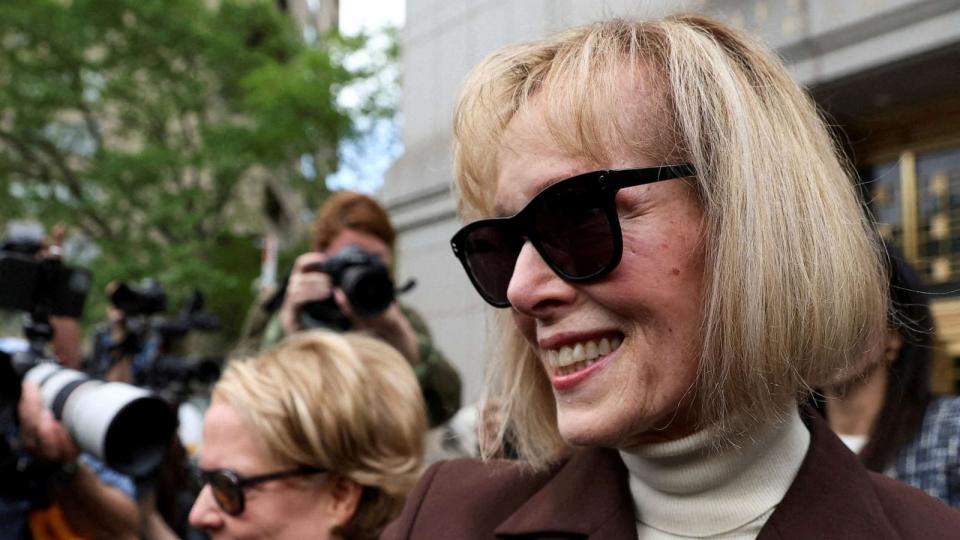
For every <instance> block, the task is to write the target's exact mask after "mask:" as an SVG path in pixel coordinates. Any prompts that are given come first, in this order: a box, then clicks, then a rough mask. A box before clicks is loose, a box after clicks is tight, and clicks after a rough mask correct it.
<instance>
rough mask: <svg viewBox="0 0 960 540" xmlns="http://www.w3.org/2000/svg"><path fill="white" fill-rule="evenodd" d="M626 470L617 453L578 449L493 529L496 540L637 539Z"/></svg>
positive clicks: (604, 450) (606, 450) (613, 451)
mask: <svg viewBox="0 0 960 540" xmlns="http://www.w3.org/2000/svg"><path fill="white" fill-rule="evenodd" d="M627 474H628V473H627V469H626V467H624V465H623V461H621V459H620V455H619V454H618V453H617V452H616V451H615V450H608V449H581V450H575V451H573V453H572V454H571V456H570V457H569V458H568V459H567V460H566V462H564V463H562V464H561V465H560V466H559V470H557V471H556V472H555V473H554V475H553V476H552V477H551V478H550V480H549V481H547V483H546V484H545V485H544V486H543V487H542V488H541V489H540V490H539V491H538V492H536V493H535V494H534V495H533V496H532V497H531V498H530V499H528V500H527V502H526V503H524V504H523V506H521V507H520V508H518V509H517V510H516V511H515V512H514V513H513V514H511V515H510V517H508V518H507V519H506V520H505V521H504V522H503V523H501V524H500V526H499V527H497V529H496V530H495V531H494V533H495V534H496V535H497V537H498V538H509V537H515V536H521V537H522V536H526V535H529V536H533V537H536V538H539V537H541V536H542V535H544V534H548V533H549V534H550V535H551V536H563V537H571V538H590V539H591V540H606V539H610V540H614V539H616V540H620V539H623V538H631V537H633V536H635V535H636V533H637V532H636V531H637V528H636V523H635V520H634V517H633V500H632V499H631V496H630V488H629V485H628V483H627Z"/></svg>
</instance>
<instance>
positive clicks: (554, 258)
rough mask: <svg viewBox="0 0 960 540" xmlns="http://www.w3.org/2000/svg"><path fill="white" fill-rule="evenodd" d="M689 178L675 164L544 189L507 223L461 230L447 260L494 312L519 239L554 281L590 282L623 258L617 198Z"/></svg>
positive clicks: (591, 175) (503, 298)
mask: <svg viewBox="0 0 960 540" xmlns="http://www.w3.org/2000/svg"><path fill="white" fill-rule="evenodd" d="M695 174H696V172H695V169H694V167H693V165H690V164H681V165H661V166H659V167H647V168H643V169H622V170H604V171H593V172H588V173H584V174H580V175H577V176H574V177H571V178H567V179H566V180H561V181H560V182H557V183H555V184H553V185H551V186H548V187H547V188H545V189H544V190H543V191H541V192H540V193H538V194H537V195H536V196H535V197H534V198H533V199H531V200H530V202H529V203H527V205H526V206H525V207H524V208H523V209H522V210H520V211H519V212H517V213H516V214H514V215H513V216H510V217H504V218H491V219H482V220H479V221H474V222H473V223H468V224H467V225H466V226H464V227H463V228H462V229H460V230H459V231H457V234H455V235H453V238H452V239H451V240H450V243H451V245H452V247H453V254H454V255H456V256H457V258H458V259H460V262H461V263H462V264H463V268H464V269H465V270H466V271H467V275H468V276H469V277H470V281H471V282H472V283H473V286H474V287H475V288H476V289H477V292H479V293H480V296H482V297H483V299H484V300H486V301H487V302H488V303H490V304H491V305H493V306H494V307H501V308H502V307H509V306H510V301H509V300H508V299H507V287H508V286H509V285H510V278H511V277H513V270H514V267H515V266H516V264H517V257H519V256H520V250H521V248H523V244H524V243H525V242H526V241H527V240H529V241H530V243H531V244H533V247H534V248H536V250H537V252H538V253H539V254H540V256H541V257H542V258H543V260H544V262H546V263H547V265H548V266H549V267H550V269H551V270H553V271H554V272H555V273H556V274H557V275H558V276H560V277H561V278H563V279H565V280H567V281H572V282H581V281H587V280H591V279H596V278H599V277H601V276H604V275H606V274H607V273H609V272H610V271H612V270H613V269H614V268H616V267H617V264H619V263H620V256H621V255H622V253H623V237H622V236H621V233H620V220H619V218H618V216H617V206H616V200H615V196H616V194H617V191H619V190H621V189H623V188H627V187H633V186H640V185H644V184H652V183H654V182H660V181H661V180H671V179H673V178H683V177H687V176H693V175H695Z"/></svg>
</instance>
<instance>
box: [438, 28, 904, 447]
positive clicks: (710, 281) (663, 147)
mask: <svg viewBox="0 0 960 540" xmlns="http://www.w3.org/2000/svg"><path fill="white" fill-rule="evenodd" d="M641 70H643V73H644V75H645V76H646V79H645V80H650V81H653V84H654V86H655V87H656V89H655V90H656V91H655V92H653V93H652V94H647V96H653V99H654V101H655V102H653V103H650V104H649V105H652V106H653V107H656V108H657V109H656V110H657V111H658V112H659V113H660V114H659V116H661V118H659V119H650V118H648V119H645V120H646V121H650V120H659V122H660V124H658V125H657V126H656V129H657V134H659V135H661V136H662V138H661V139H660V140H657V139H656V138H655V139H654V140H653V142H654V143H655V144H654V146H657V147H658V148H656V153H654V154H652V155H657V156H660V157H662V158H663V157H665V156H667V157H668V159H670V160H671V161H672V160H674V159H676V160H678V161H689V162H690V163H692V164H693V165H694V166H695V167H696V170H697V178H696V180H695V188H696V191H697V193H698V196H699V198H700V201H701V205H702V209H703V215H704V222H703V242H704V248H705V272H704V282H703V308H702V313H701V339H702V342H701V348H700V357H699V359H698V362H699V364H698V366H699V369H698V374H697V379H696V382H695V387H694V395H695V398H696V399H695V400H694V403H695V404H697V412H698V419H699V421H700V423H701V427H706V426H714V427H716V428H717V429H718V430H719V431H720V433H721V434H722V436H723V438H725V439H726V440H729V438H730V437H732V435H733V434H735V433H738V432H741V431H743V430H746V429H749V426H750V425H751V424H753V423H755V422H768V421H774V420H775V419H777V418H780V417H781V416H782V414H783V413H784V412H785V411H786V408H787V407H788V406H793V404H794V403H795V402H796V400H797V397H798V395H799V394H800V393H801V392H803V391H804V390H807V389H809V387H811V386H815V385H818V384H821V383H822V382H824V381H826V380H829V378H830V374H831V373H833V372H834V371H835V370H837V369H840V368H843V367H845V366H846V365H847V364H849V363H851V362H855V361H857V360H858V359H859V358H860V357H861V356H862V355H861V351H863V350H864V349H865V348H866V347H867V346H868V344H869V343H871V341H870V339H871V336H874V335H877V333H878V332H882V330H883V328H884V325H885V323H884V321H885V315H886V305H887V304H886V291H885V288H884V283H885V270H884V269H883V266H882V264H881V263H880V257H879V253H880V250H879V245H878V243H877V240H876V236H875V235H874V233H873V229H872V225H871V224H870V222H869V220H868V219H867V216H866V214H865V212H864V210H863V209H862V206H861V204H860V202H859V199H858V196H857V194H856V188H855V185H854V182H853V181H852V179H851V175H850V172H849V170H848V168H847V167H846V165H845V164H844V160H843V159H842V157H841V156H840V154H839V152H838V150H837V147H836V145H835V144H834V142H833V141H832V140H831V138H830V136H829V134H828V132H827V130H826V128H825V126H824V123H823V121H822V120H821V119H820V117H819V116H818V114H817V111H816V107H815V105H814V104H813V102H812V101H811V100H810V98H809V97H808V96H807V95H806V94H805V92H804V91H803V90H801V89H800V88H799V86H798V85H797V84H796V82H795V81H793V79H792V78H791V77H790V75H789V73H788V72H787V70H786V69H785V68H784V66H783V64H782V63H781V61H780V60H779V59H778V58H776V56H775V55H773V54H772V53H771V52H770V51H769V50H768V49H767V48H766V47H765V46H764V45H762V44H760V43H758V42H757V41H755V40H754V39H753V38H751V37H748V36H746V35H744V34H742V33H741V32H739V31H737V30H735V29H734V28H732V27H730V26H727V25H725V24H722V23H720V22H717V21H714V20H711V19H709V18H706V17H703V16H699V15H676V16H672V17H668V18H665V19H660V20H650V21H628V20H621V19H616V20H610V21H605V22H599V23H596V24H592V25H588V26H582V27H578V28H573V29H569V30H567V31H564V32H561V33H559V34H556V35H554V36H551V37H547V38H545V39H542V40H539V41H535V42H530V43H523V44H519V45H513V46H508V47H506V48H503V49H501V50H499V51H497V52H494V53H493V54H491V55H490V56H489V57H488V58H487V59H486V60H484V61H483V62H482V63H481V64H480V65H479V66H478V67H476V68H475V69H474V71H473V72H472V73H471V74H470V76H469V77H468V79H467V81H466V82H465V85H464V88H463V91H462V94H461V97H460V102H459V105H458V108H457V112H456V117H455V122H454V134H455V168H456V182H457V190H458V193H459V196H460V200H459V204H460V211H461V215H462V216H463V217H464V218H465V219H475V218H478V217H485V216H490V215H492V214H493V207H492V199H493V194H494V192H495V190H496V185H497V169H498V163H497V159H496V156H497V155H498V151H499V150H500V148H501V145H502V144H503V137H504V132H505V130H506V128H507V124H508V123H509V122H510V120H511V119H512V118H513V117H514V116H515V115H517V114H518V112H520V111H521V110H524V108H525V107H528V106H529V104H530V102H531V100H532V99H536V105H535V106H536V107H539V112H542V114H543V119H544V120H543V121H544V123H545V125H546V128H547V130H548V131H547V133H549V134H550V135H551V136H552V137H553V142H554V143H555V144H556V145H557V146H558V147H559V148H561V149H562V150H564V151H566V152H568V153H569V154H570V155H571V156H577V157H583V158H586V159H590V160H593V161H595V162H597V163H604V160H605V159H608V157H609V155H610V151H611V150H613V149H618V150H619V149H623V148H626V149H627V150H628V151H629V152H631V153H633V154H635V155H638V156H641V155H647V156H649V155H651V153H650V146H651V138H650V137H649V136H648V131H649V129H648V128H649V126H640V125H637V124H638V122H637V121H636V118H635V117H631V116H628V115H625V114H624V112H623V111H624V110H625V104H624V103H622V96H623V95H625V94H624V91H623V83H624V82H630V81H636V80H637V79H636V74H637V73H639V72H640V71H641ZM631 76H632V77H633V78H632V79H631V78H630V77H631ZM635 95H636V96H637V98H636V99H638V100H639V99H644V97H643V96H642V95H641V94H640V93H639V92H636V93H635ZM657 101H662V102H657ZM627 110H629V109H627ZM644 129H646V131H644ZM645 135H647V136H645ZM644 152H646V153H644ZM501 324H503V325H504V326H505V327H506V328H505V332H506V336H507V338H506V339H505V340H504V343H505V345H504V346H505V349H506V350H505V351H504V353H503V354H498V355H495V359H494V361H493V364H492V365H491V367H490V369H489V370H488V379H489V380H488V388H487V392H488V393H490V394H491V395H492V396H495V397H497V398H498V400H499V402H500V403H501V404H502V405H501V406H502V410H503V412H504V414H505V417H506V418H507V423H506V424H505V426H507V427H508V429H509V430H510V436H511V442H512V443H513V444H514V445H515V446H516V447H517V450H518V452H519V453H520V454H521V456H522V457H524V458H526V459H527V460H528V461H529V462H530V463H531V464H532V465H534V466H543V465H545V464H546V463H548V462H549V461H551V460H552V459H554V458H556V457H557V456H558V455H559V454H560V453H561V452H562V451H563V449H564V448H565V445H564V442H563V441H562V439H561V438H560V435H559V432H558V430H557V426H556V405H555V403H554V398H553V394H552V391H551V388H550V384H549V381H548V380H547V377H546V374H545V373H544V370H543V368H542V367H541V366H540V363H539V362H538V361H537V358H536V355H535V351H534V350H533V349H532V348H531V347H530V346H529V345H528V344H527V343H526V342H525V340H523V339H522V337H521V336H520V334H519V332H518V331H517V330H516V329H515V328H514V325H513V324H511V322H510V318H509V317H501ZM502 435H503V434H502V433H501V437H502Z"/></svg>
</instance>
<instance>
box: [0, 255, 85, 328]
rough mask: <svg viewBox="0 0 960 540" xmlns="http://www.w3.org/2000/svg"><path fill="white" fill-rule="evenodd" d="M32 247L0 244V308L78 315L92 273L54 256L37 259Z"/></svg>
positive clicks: (56, 314) (68, 315)
mask: <svg viewBox="0 0 960 540" xmlns="http://www.w3.org/2000/svg"><path fill="white" fill-rule="evenodd" d="M34 247H35V246H33V245H32V244H31V245H30V246H23V245H19V244H17V243H16V242H11V241H6V242H4V244H3V246H2V247H0V309H8V310H12V311H25V312H28V313H35V312H41V313H43V314H45V315H54V316H60V317H71V318H79V317H80V316H81V315H83V305H84V303H85V302H86V299H87V293H88V292H89V291H90V285H91V283H92V282H93V278H92V274H91V273H90V271H89V270H87V269H85V268H74V267H70V266H66V265H64V264H63V262H62V261H60V259H58V258H51V257H48V258H37V256H36V255H35V253H36V251H34V252H32V253H31V252H30V250H31V249H33V248H34Z"/></svg>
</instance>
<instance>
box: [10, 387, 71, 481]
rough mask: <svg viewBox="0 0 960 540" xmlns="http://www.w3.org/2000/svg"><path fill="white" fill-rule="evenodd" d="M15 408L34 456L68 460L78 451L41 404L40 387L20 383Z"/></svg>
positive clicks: (64, 430)
mask: <svg viewBox="0 0 960 540" xmlns="http://www.w3.org/2000/svg"><path fill="white" fill-rule="evenodd" d="M17 412H18V413H19V415H20V434H21V439H22V440H23V445H24V447H25V448H26V449H27V451H29V452H30V453H31V454H33V455H34V456H35V457H36V458H38V459H41V460H43V461H48V462H51V463H69V462H72V461H75V460H76V459H77V456H79V455H80V448H79V447H77V444H76V443H75V442H74V441H73V439H72V438H71V437H70V435H69V434H68V433H67V430H66V428H64V427H63V425H62V424H61V423H60V422H57V420H56V419H55V418H54V417H53V413H51V412H50V411H49V410H47V409H45V408H44V407H43V403H42V401H41V399H40V389H39V388H37V386H36V385H34V384H31V383H25V384H24V385H23V389H22V393H21V395H20V403H19V405H18V408H17Z"/></svg>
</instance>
